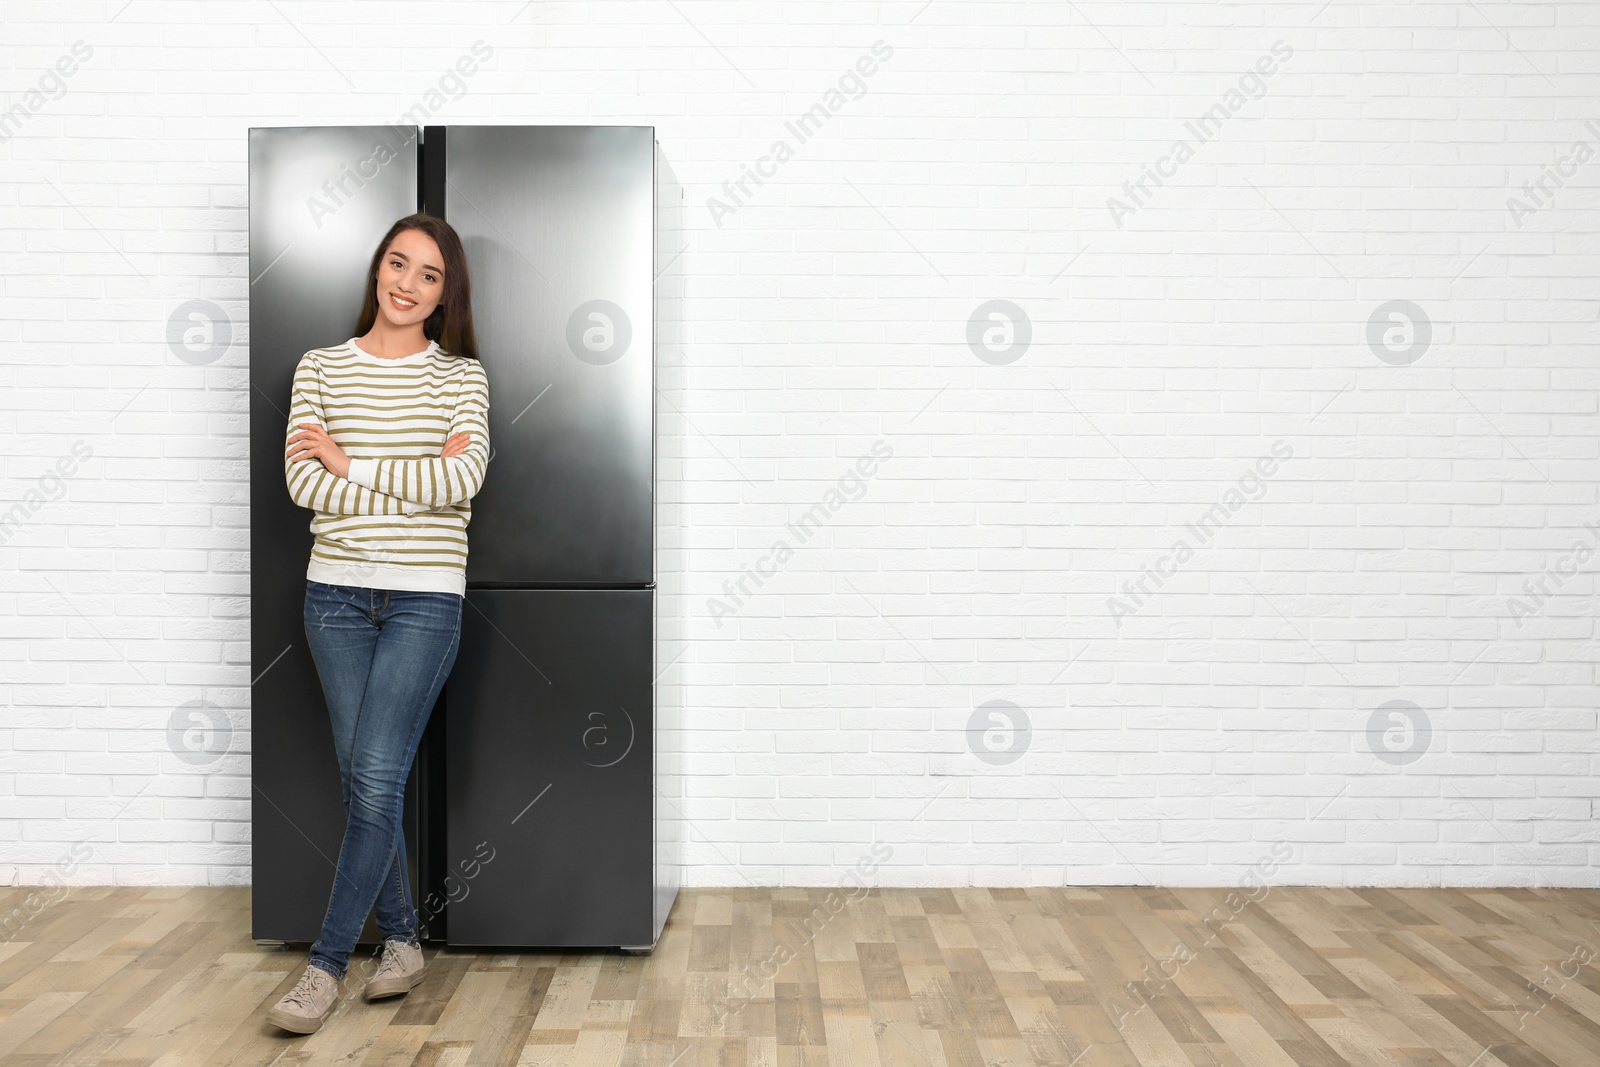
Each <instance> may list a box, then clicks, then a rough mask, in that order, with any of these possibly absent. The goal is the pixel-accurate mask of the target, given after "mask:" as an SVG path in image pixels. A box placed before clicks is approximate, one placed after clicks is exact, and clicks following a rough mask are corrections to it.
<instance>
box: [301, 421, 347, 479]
mask: <svg viewBox="0 0 1600 1067" xmlns="http://www.w3.org/2000/svg"><path fill="white" fill-rule="evenodd" d="M300 431H301V432H299V433H297V434H294V435H293V436H291V437H290V438H289V459H290V460H291V461H296V462H297V461H299V460H302V459H316V460H321V461H322V465H323V466H324V467H326V468H327V469H328V471H329V473H331V474H334V475H336V476H338V477H340V478H348V477H349V476H350V457H349V456H347V455H345V454H344V449H342V448H340V447H339V446H338V445H336V444H334V442H333V438H331V437H329V436H328V431H327V430H324V429H323V428H322V427H321V426H318V425H317V424H316V423H314V422H302V423H301V424H300Z"/></svg>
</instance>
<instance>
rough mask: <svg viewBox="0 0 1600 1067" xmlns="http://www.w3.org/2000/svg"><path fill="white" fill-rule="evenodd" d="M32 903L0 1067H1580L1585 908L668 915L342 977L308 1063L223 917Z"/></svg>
mask: <svg viewBox="0 0 1600 1067" xmlns="http://www.w3.org/2000/svg"><path fill="white" fill-rule="evenodd" d="M37 892H39V891H38V890H37V889H32V888H26V887H23V888H10V889H0V917H9V918H5V919H4V923H5V925H4V926H0V937H4V938H5V940H4V941H0V1063H3V1064H4V1065H5V1067H36V1065H38V1067H42V1065H44V1064H112V1065H122V1067H132V1065H138V1064H160V1065H161V1067H179V1065H185V1064H195V1065H202V1064H203V1065H206V1067H213V1065H218V1064H265V1063H277V1064H333V1063H341V1064H392V1065H412V1064H414V1065H418V1067H432V1065H440V1067H444V1065H456V1064H460V1065H468V1064H471V1065H479V1064H483V1065H488V1064H505V1065H508V1067H510V1065H517V1064H521V1065H535V1064H537V1065H552V1067H553V1065H580V1064H581V1065H585V1067H587V1065H591V1064H593V1065H610V1064H617V1065H638V1067H650V1065H656V1067H668V1065H675V1067H710V1065H713V1064H714V1065H718V1067H727V1065H736V1064H770V1065H781V1067H791V1065H795V1067H798V1065H826V1067H845V1065H851V1067H857V1065H878V1064H881V1065H896V1067H944V1065H947V1064H949V1065H961V1067H992V1065H1016V1067H1021V1065H1028V1064H1039V1065H1051V1067H1066V1065H1068V1064H1078V1065H1081V1067H1094V1065H1103V1064H1185V1065H1187V1064H1230V1065H1231V1064H1250V1065H1272V1064H1285V1065H1287V1064H1316V1065H1327V1064H1388V1065H1404V1067H1425V1065H1426V1067H1442V1065H1445V1064H1453V1065H1456V1067H1494V1065H1505V1067H1530V1065H1538V1064H1561V1065H1564V1067H1566V1065H1570V1067H1580V1065H1584V1067H1587V1065H1593V1064H1600V969H1597V967H1600V960H1597V959H1596V957H1597V955H1600V951H1597V948H1596V946H1600V891H1593V890H1549V889H1500V890H1487V889H1486V890H1453V889H1415V890H1386V889H1290V888H1274V889H1257V890H1255V891H1253V893H1252V894H1251V895H1248V896H1247V895H1245V893H1244V891H1242V890H1235V889H1220V890H1200V889H1172V890H1166V889H1134V888H1111V889H954V890H952V889H928V890H915V889H888V890H870V891H857V892H858V894H859V897H858V899H854V900H852V899H848V898H847V897H845V896H844V895H843V893H841V892H840V891H837V890H826V889H813V890H806V889H696V890H685V891H684V892H683V893H682V894H681V895H680V896H679V898H678V902H677V904H676V906H675V908H674V910H673V913H672V917H671V919H670V920H669V921H668V924H667V929H666V931H665V932H664V933H663V935H662V938H661V941H660V943H659V944H658V945H657V946H656V950H655V952H654V953H653V954H651V955H640V956H630V955H624V954H621V953H618V952H594V953H584V954H567V955H562V954H552V953H544V954H541V953H535V952H523V953H508V954H492V953H485V954H479V953H477V952H474V951H471V950H451V949H447V948H444V947H442V946H441V947H435V946H431V945H430V946H427V956H428V966H429V971H428V976H427V978H426V980H425V981H424V982H423V983H422V985H420V986H418V987H417V988H416V989H415V990H413V991H412V992H411V993H410V994H409V995H407V996H404V997H397V998H394V999H390V1000H384V1001H377V1002H374V1003H370V1004H369V1003H367V1002H366V1001H363V1000H361V999H360V979H359V976H360V974H361V972H362V969H363V967H368V968H370V954H369V952H368V950H366V949H361V950H358V952H359V954H358V956H357V957H355V958H353V959H352V961H351V974H350V976H351V978H352V979H355V980H353V981H349V982H347V983H346V989H345V992H344V994H343V995H342V997H341V999H340V1002H339V1004H338V1006H337V1007H336V1008H335V1010H334V1012H333V1014H332V1015H331V1016H329V1018H328V1020H327V1022H326V1023H324V1024H323V1027H322V1030H321V1031H320V1032H318V1033H316V1034H313V1035H310V1036H308V1037H296V1036H293V1035H289V1034H286V1033H284V1032H283V1031H281V1030H278V1029H277V1028H276V1027H273V1026H271V1025H269V1024H268V1023H267V1022H266V1021H265V1019H264V1016H265V1013H266V1011H267V1009H268V1008H269V1007H271V1006H272V1004H273V1003H274V1002H276V1001H277V999H278V998H279V997H280V996H282V995H283V994H284V993H285V992H287V991H288V990H289V989H290V988H291V987H292V986H293V985H294V983H295V981H296V980H297V979H298V978H299V976H300V973H301V971H302V969H303V968H304V966H305V962H306V949H307V946H305V945H296V946H290V947H286V948H282V949H275V948H266V947H261V946H257V945H256V944H254V943H253V942H252V941H251V939H250V936H249V926H250V923H249V913H250V891H249V890H248V889H181V888H173V889H101V888H86V887H79V888H72V889H69V890H56V891H54V892H55V895H54V898H53V899H51V900H49V901H46V902H44V903H43V904H42V906H41V903H40V900H39V898H37V897H34V898H33V900H32V903H31V904H30V903H29V899H30V894H35V893H37ZM1251 896H1253V897H1254V899H1251ZM741 983H743V984H741Z"/></svg>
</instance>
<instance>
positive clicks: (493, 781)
mask: <svg viewBox="0 0 1600 1067" xmlns="http://www.w3.org/2000/svg"><path fill="white" fill-rule="evenodd" d="M655 595H656V594H655V589H654V588H645V589H516V590H512V589H493V590H474V589H469V590H468V592H467V603H466V605H465V610H464V612H463V617H462V624H461V647H460V651H459V652H458V653H457V657H456V664H455V667H454V669H453V670H452V671H451V673H450V678H449V681H448V682H447V683H446V685H445V707H446V721H447V726H446V730H445V746H444V747H445V782H444V790H445V795H446V804H445V807H446V809H447V812H448V814H447V816H446V855H445V857H444V859H445V861H446V864H447V867H448V872H449V873H448V875H447V877H446V879H445V885H444V889H445V895H446V897H447V898H448V903H447V905H446V907H447V909H448V910H447V912H446V917H445V928H446V936H447V939H448V941H449V943H450V944H452V945H494V946H506V947H512V946H516V947H526V948H536V947H539V948H542V947H563V948H579V947H592V948H601V947H617V948H634V949H639V948H649V947H651V946H653V945H654V944H655V941H656V939H657V937H659V936H660V932H661V922H658V921H657V919H656V913H657V910H658V909H657V908H656V907H655V904H656V897H657V895H658V894H657V887H656V886H655V885H654V881H655V879H656V876H657V866H658V865H657V864H656V863H655V847H654V844H655V843H654V836H655V828H656V825H655V812H654V788H653V785H654V762H655V747H656V746H655V737H654V733H655V730H654V727H655V715H654V706H653V696H654V693H653V688H652V678H653V675H652V670H653V665H652V638H653V632H652V627H653V618H654V608H655ZM661 920H662V922H664V920H665V914H664V913H663V914H662V915H661Z"/></svg>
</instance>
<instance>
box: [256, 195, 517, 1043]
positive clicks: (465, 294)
mask: <svg viewBox="0 0 1600 1067" xmlns="http://www.w3.org/2000/svg"><path fill="white" fill-rule="evenodd" d="M488 413H489V385H488V379H487V378H486V376H485V375H484V371H483V367H482V366H481V365H480V364H479V362H478V359H477V345H476V341H475V339H474V336H473V329H472V287H471V282H470V279H469V277H468V273H467V261H466V255H465V254H464V253H463V251H462V248H461V241H460V239H459V238H458V237H457V236H456V233H455V231H454V230H453V229H452V228H451V227H450V226H449V224H448V223H446V222H444V221H443V220H442V219H438V218H435V217H433V216H430V215H424V214H417V215H409V216H407V217H405V218H403V219H401V220H399V221H398V222H396V223H395V224H394V225H393V226H392V227H390V229H389V232H388V233H387V234H385V235H384V238H383V240H382V241H380V242H379V243H378V247H377V249H376V250H375V251H374V253H373V257H372V265H371V267H370V268H369V269H368V272H367V286H366V291H365V294H364V296H363V299H362V306H361V312H360V315H359V317H358V319H357V325H356V336H354V337H351V338H350V339H349V340H347V341H345V342H343V343H342V344H338V345H335V346H333V347H331V348H318V349H313V350H312V351H310V352H307V353H306V354H305V355H304V356H302V357H301V359H300V364H299V366H298V367H297V368H296V369H295V376H294V388H293V397H292V398H291V403H290V413H289V427H288V438H287V441H286V447H285V450H284V477H285V479H286V480H287V483H288V487H289V493H290V495H291V496H292V497H293V499H294V501H295V503H297V504H299V505H301V506H302V507H306V508H310V509H312V510H313V511H315V512H316V515H315V517H314V518H313V519H312V521H311V530H312V533H313V534H315V540H314V542H313V545H312V549H311V558H310V560H309V561H308V564H307V567H306V600H305V611H304V621H305V628H306V638H307V641H308V643H309V644H310V646H311V655H312V659H313V660H314V661H315V663H316V667H317V675H318V677H319V678H320V680H321V683H322V691H323V695H324V696H325V697H326V698H327V703H328V717H329V723H330V726H331V727H332V733H333V739H334V747H335V749H336V750H337V754H338V761H339V771H340V783H341V789H342V797H343V800H344V806H345V811H346V816H347V819H346V825H345V833H344V843H343V845H342V847H341V848H340V850H339V862H338V869H337V870H336V871H335V873H334V877H333V886H332V892H331V895H330V898H329V901H328V911H327V914H326V916H325V917H324V918H323V925H322V931H321V935H320V936H319V938H318V939H317V942H316V943H315V944H314V945H312V946H311V957H310V960H309V962H308V963H307V966H306V970H305V973H304V974H303V975H302V976H301V978H300V981H299V983H298V984H297V985H296V986H295V987H294V989H292V990H291V991H290V992H289V993H288V994H287V995H286V996H284V997H283V999H282V1000H280V1001H279V1002H278V1003H277V1005H276V1006H274V1007H273V1009H272V1010H271V1011H270V1012H269V1013H268V1016H267V1017H268V1019H269V1020H270V1021H271V1022H272V1023H274V1024H275V1025H277V1026H280V1027H282V1028H283V1029H285V1030H289V1031H291V1032H293V1033H301V1034H308V1033H312V1032H314V1031H315V1030H317V1029H318V1028H319V1027H320V1026H321V1025H322V1020H323V1019H324V1018H325V1017H326V1016H327V1014H328V1012H329V1011H330V1010H332V1008H333V1005H334V1002H335V1001H336V1000H337V999H338V990H339V985H340V983H341V982H342V980H343V979H344V977H345V972H346V970H347V968H348V966H349V959H350V953H351V952H352V951H353V950H354V949H355V946H356V941H357V939H358V937H359V935H360V933H361V929H362V927H363V926H364V925H365V923H366V919H367V914H368V913H369V912H372V911H374V910H375V911H376V916H377V922H378V927H379V929H380V930H382V932H383V936H384V948H383V959H382V962H381V963H380V964H379V966H378V969H377V972H376V973H375V974H374V975H373V976H372V978H371V980H370V981H368V983H367V987H366V996H367V998H368V999H373V998H376V997H384V996H393V995H395V994H397V993H405V992H407V991H409V990H410V989H411V988H412V987H413V986H415V985H416V984H417V983H418V982H420V981H422V976H423V971H424V965H423V956H422V948H421V946H420V945H419V944H418V941H417V922H416V916H415V913H414V911H413V909H412V904H411V900H410V899H409V897H408V896H407V892H406V877H405V872H406V854H405V838H404V835H403V833H402V832H401V828H400V811H401V805H402V802H403V797H404V789H405V782H406V776H407V773H408V772H409V770H410V767H411V764H412V761H413V759H414V758H415V756H416V751H417V745H418V743H419V742H420V741H421V739H422V732H423V729H424V727H426V725H427V722H428V718H429V715H430V713H431V712H432V710H433V705H434V702H435V701H436V700H437V699H438V696H439V692H440V690H441V689H442V688H443V686H444V683H445V679H446V678H447V676H448V675H449V673H450V670H451V668H452V667H453V666H454V664H455V658H456V650H457V648H458V646H459V643H460V636H461V608H462V603H463V594H464V593H465V590H466V566H467V523H468V521H469V519H470V518H471V514H472V510H471V499H472V497H473V496H474V495H476V494H477V492H478V489H479V488H480V487H481V486H482V485H483V479H484V475H485V474H486V472H487V470H488V465H489V429H488Z"/></svg>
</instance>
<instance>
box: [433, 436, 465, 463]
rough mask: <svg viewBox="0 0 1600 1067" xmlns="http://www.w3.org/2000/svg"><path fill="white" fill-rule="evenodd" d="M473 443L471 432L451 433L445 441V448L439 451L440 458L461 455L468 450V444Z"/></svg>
mask: <svg viewBox="0 0 1600 1067" xmlns="http://www.w3.org/2000/svg"><path fill="white" fill-rule="evenodd" d="M471 443H472V435H471V434H470V433H458V434H451V435H450V439H449V440H448V441H446V442H445V443H444V450H443V451H442V452H440V453H439V458H440V459H449V458H450V457H451V456H459V455H460V454H461V453H463V452H465V451H466V450H467V446H468V445H469V444H471Z"/></svg>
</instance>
